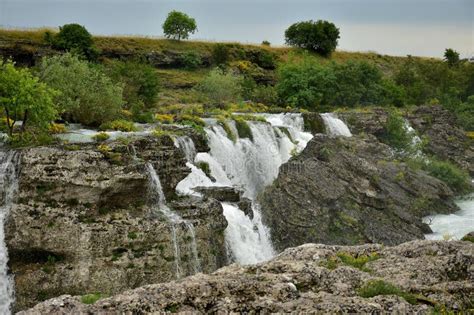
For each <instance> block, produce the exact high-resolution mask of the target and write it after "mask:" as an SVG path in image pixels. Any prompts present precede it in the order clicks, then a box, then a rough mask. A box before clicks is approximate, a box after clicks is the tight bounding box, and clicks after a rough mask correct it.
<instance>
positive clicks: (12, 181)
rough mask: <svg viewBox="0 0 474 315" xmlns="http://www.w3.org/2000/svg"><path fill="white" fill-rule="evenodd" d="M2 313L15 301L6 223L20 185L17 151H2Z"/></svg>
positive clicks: (0, 230) (0, 277)
mask: <svg viewBox="0 0 474 315" xmlns="http://www.w3.org/2000/svg"><path fill="white" fill-rule="evenodd" d="M0 185H1V187H2V188H1V194H2V195H1V196H0V314H9V313H10V306H11V304H12V302H13V301H14V287H13V278H12V277H11V276H10V275H9V274H8V266H7V263H8V252H7V247H6V244H5V231H4V224H5V220H6V217H7V215H8V213H9V211H10V208H11V206H12V203H13V197H14V195H15V192H16V190H17V187H18V178H17V153H15V152H14V151H8V152H5V151H0Z"/></svg>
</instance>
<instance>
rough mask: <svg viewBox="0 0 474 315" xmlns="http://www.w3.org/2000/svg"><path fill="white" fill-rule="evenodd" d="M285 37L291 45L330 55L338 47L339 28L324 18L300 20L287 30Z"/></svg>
mask: <svg viewBox="0 0 474 315" xmlns="http://www.w3.org/2000/svg"><path fill="white" fill-rule="evenodd" d="M285 39H286V43H287V44H288V45H290V46H295V47H299V48H304V49H307V50H310V51H314V52H316V53H318V54H320V55H322V56H329V55H331V53H332V52H333V51H334V50H335V49H336V47H337V43H338V39H339V29H338V28H337V27H336V25H334V24H333V23H331V22H328V21H323V20H318V21H316V22H315V21H312V20H311V21H306V22H299V23H295V24H293V25H291V26H290V27H289V28H288V29H287V30H286V32H285Z"/></svg>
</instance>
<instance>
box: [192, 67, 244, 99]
mask: <svg viewBox="0 0 474 315" xmlns="http://www.w3.org/2000/svg"><path fill="white" fill-rule="evenodd" d="M241 83H242V78H241V77H240V76H238V75H235V74H233V73H231V72H225V71H223V70H221V69H218V68H216V69H214V70H212V71H211V72H210V73H209V75H208V76H207V77H206V78H205V79H204V80H203V81H202V82H201V83H200V84H199V85H198V87H197V89H198V90H199V91H201V92H202V93H204V94H205V95H206V96H207V97H208V98H209V101H210V102H211V103H213V104H218V105H222V104H225V103H227V102H235V101H238V100H240V99H241V97H242V87H241Z"/></svg>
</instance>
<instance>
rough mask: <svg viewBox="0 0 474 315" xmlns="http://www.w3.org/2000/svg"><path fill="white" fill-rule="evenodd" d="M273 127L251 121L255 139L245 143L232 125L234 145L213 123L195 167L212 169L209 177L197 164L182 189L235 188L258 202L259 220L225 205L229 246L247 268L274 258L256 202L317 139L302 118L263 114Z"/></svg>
mask: <svg viewBox="0 0 474 315" xmlns="http://www.w3.org/2000/svg"><path fill="white" fill-rule="evenodd" d="M260 116H263V117H264V118H265V119H266V120H267V121H268V122H266V123H264V122H253V121H248V122H247V123H248V125H249V127H250V130H251V132H252V138H253V139H252V140H250V139H247V138H240V137H239V136H238V131H237V128H236V126H235V124H234V122H233V121H229V122H228V125H229V127H230V129H231V132H232V133H233V134H234V137H235V138H236V140H235V141H233V140H231V139H230V138H229V136H228V134H227V132H226V131H225V130H224V128H223V127H222V126H220V125H219V124H217V123H216V122H215V121H213V120H207V127H206V129H205V130H206V133H207V136H208V139H209V147H210V152H209V153H198V154H197V155H196V158H195V164H196V165H198V164H199V163H206V164H207V165H208V166H209V170H210V176H211V177H212V178H209V177H208V176H207V175H206V174H205V173H204V172H203V171H202V170H200V169H199V168H197V167H196V166H195V165H191V164H189V166H190V167H191V174H190V175H189V176H188V177H187V178H185V179H184V180H183V181H182V182H181V183H179V185H178V187H177V191H178V192H179V193H181V194H196V193H195V192H193V190H192V189H193V188H194V187H197V186H234V187H237V188H239V189H241V190H243V192H244V197H247V198H250V199H251V200H252V204H253V205H252V209H253V212H254V217H253V219H250V218H249V217H248V216H246V215H245V214H244V213H243V211H241V210H240V209H239V208H238V207H237V205H235V204H231V203H222V206H223V209H224V215H225V217H226V219H227V222H228V227H227V229H226V232H225V235H226V242H227V245H228V248H229V250H230V253H229V256H230V257H231V258H232V259H233V260H235V261H237V262H238V263H241V264H253V263H258V262H261V261H265V260H268V259H270V258H271V257H273V256H274V254H275V252H274V250H273V247H272V244H271V241H270V234H269V231H268V228H266V227H265V226H264V224H263V223H262V219H261V215H260V211H259V206H258V204H257V202H256V200H255V198H256V196H257V195H258V193H259V192H261V191H262V190H263V189H264V188H265V187H266V186H267V185H269V184H271V183H272V182H273V180H274V179H275V178H276V177H277V176H278V171H279V167H280V165H281V164H283V163H285V162H287V161H288V160H289V159H290V158H291V156H292V154H294V153H298V152H300V151H301V150H303V149H304V148H305V147H306V144H307V143H308V141H309V140H311V138H312V135H311V134H309V133H305V132H303V125H304V122H303V118H302V116H301V115H300V114H260Z"/></svg>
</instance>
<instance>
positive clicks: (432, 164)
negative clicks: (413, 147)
mask: <svg viewBox="0 0 474 315" xmlns="http://www.w3.org/2000/svg"><path fill="white" fill-rule="evenodd" d="M423 169H424V170H425V171H427V172H428V174H430V175H431V176H433V177H436V178H438V179H439V180H441V181H443V182H445V183H446V184H447V185H448V186H449V187H451V188H452V189H453V190H455V191H457V192H466V191H468V190H469V189H470V188H471V184H470V183H471V181H470V177H469V174H468V173H467V172H465V171H463V170H461V169H460V168H459V167H457V166H455V165H454V164H452V163H450V162H447V161H437V160H431V161H429V162H427V163H425V164H424V166H423Z"/></svg>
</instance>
